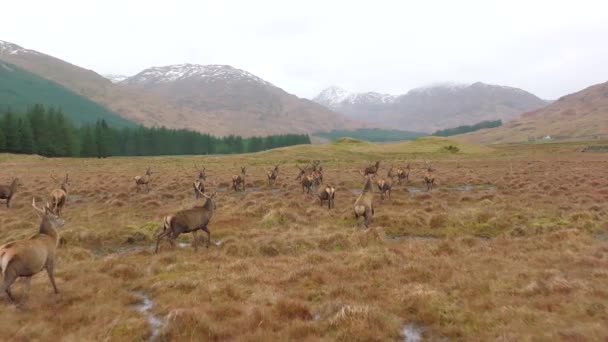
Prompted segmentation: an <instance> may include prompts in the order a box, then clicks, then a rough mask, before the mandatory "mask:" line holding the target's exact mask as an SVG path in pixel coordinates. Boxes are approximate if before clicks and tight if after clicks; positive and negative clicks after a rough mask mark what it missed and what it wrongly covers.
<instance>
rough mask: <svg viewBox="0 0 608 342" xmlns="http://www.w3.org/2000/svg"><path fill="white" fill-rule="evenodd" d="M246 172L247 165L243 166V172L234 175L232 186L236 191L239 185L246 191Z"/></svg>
mask: <svg viewBox="0 0 608 342" xmlns="http://www.w3.org/2000/svg"><path fill="white" fill-rule="evenodd" d="M245 172H246V170H245V167H244V166H241V174H240V175H234V176H232V188H233V189H234V191H238V190H237V189H238V187H239V186H240V187H241V188H242V189H243V191H245Z"/></svg>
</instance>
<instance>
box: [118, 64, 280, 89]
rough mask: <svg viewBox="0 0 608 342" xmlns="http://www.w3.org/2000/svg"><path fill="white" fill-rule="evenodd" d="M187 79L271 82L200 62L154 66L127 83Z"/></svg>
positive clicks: (225, 67)
mask: <svg viewBox="0 0 608 342" xmlns="http://www.w3.org/2000/svg"><path fill="white" fill-rule="evenodd" d="M186 79H198V80H202V81H206V82H215V81H218V80H221V81H224V82H252V83H259V84H262V85H269V84H270V83H268V82H266V81H264V80H263V79H261V78H259V77H257V76H255V75H253V74H251V73H249V72H247V71H245V70H241V69H237V68H233V67H231V66H230V65H218V64H211V65H200V64H176V65H168V66H162V67H152V68H149V69H146V70H144V71H142V72H140V73H139V74H137V75H135V76H133V77H129V78H128V79H126V80H125V82H124V83H125V84H131V85H137V84H148V85H149V84H158V83H170V82H176V81H180V80H186Z"/></svg>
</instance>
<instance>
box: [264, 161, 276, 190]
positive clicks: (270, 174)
mask: <svg viewBox="0 0 608 342" xmlns="http://www.w3.org/2000/svg"><path fill="white" fill-rule="evenodd" d="M266 177H268V186H270V185H272V184H274V183H276V181H277V177H279V166H278V165H275V166H274V169H272V170H270V171H268V172H267V173H266Z"/></svg>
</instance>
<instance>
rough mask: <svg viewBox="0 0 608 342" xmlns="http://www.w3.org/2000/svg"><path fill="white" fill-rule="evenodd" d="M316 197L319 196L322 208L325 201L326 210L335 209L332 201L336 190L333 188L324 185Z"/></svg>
mask: <svg viewBox="0 0 608 342" xmlns="http://www.w3.org/2000/svg"><path fill="white" fill-rule="evenodd" d="M317 195H318V196H319V201H320V202H321V206H323V202H324V201H327V208H328V209H331V208H335V204H334V199H335V198H336V189H335V188H334V187H333V186H331V185H326V186H325V188H324V189H321V190H320V191H319V193H318V194H317Z"/></svg>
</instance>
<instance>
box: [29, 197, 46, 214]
mask: <svg viewBox="0 0 608 342" xmlns="http://www.w3.org/2000/svg"><path fill="white" fill-rule="evenodd" d="M32 207H34V209H36V211H39V212H40V213H41V214H45V213H46V211H45V210H44V209H40V208H38V207H37V206H36V197H32Z"/></svg>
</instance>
